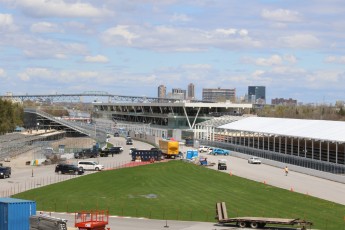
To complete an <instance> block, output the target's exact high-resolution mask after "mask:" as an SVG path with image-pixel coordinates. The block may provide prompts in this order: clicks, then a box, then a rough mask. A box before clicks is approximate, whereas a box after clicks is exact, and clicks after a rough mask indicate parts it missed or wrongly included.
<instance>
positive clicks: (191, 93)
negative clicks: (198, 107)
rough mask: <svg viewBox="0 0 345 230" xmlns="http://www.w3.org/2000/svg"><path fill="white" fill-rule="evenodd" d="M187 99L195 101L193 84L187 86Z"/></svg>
mask: <svg viewBox="0 0 345 230" xmlns="http://www.w3.org/2000/svg"><path fill="white" fill-rule="evenodd" d="M187 98H188V99H190V100H193V99H195V87H194V84H193V83H190V84H189V85H188V97H187Z"/></svg>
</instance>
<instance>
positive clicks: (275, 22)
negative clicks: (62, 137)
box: [0, 0, 345, 104]
mask: <svg viewBox="0 0 345 230" xmlns="http://www.w3.org/2000/svg"><path fill="white" fill-rule="evenodd" d="M344 31H345V1H343V0H327V1H325V0H305V1H300V0H255V1H254V0H159V1H158V0H102V1H94V0H93V1H92V0H0V94H1V95H5V94H6V93H7V92H12V93H13V94H15V95H19V94H29V95H30V94H32V95H34V94H59V93H61V94H63V93H65V94H66V93H83V92H90V91H102V92H108V93H111V94H115V95H124V96H147V97H157V87H158V86H159V85H161V84H163V85H166V87H167V90H168V91H169V92H170V91H171V89H172V88H181V89H187V86H188V84H189V83H193V84H194V85H195V91H196V97H197V98H198V99H201V95H202V89H203V88H218V87H220V88H229V89H233V88H236V94H237V95H236V96H237V97H243V96H244V95H245V94H246V93H247V91H248V86H265V87H266V99H267V103H270V102H271V99H273V98H286V99H288V98H292V99H296V100H297V101H298V102H302V103H333V104H334V103H335V102H336V101H338V100H345V90H344V87H345V52H344V51H345V33H344Z"/></svg>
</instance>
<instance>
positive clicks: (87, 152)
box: [74, 149, 99, 159]
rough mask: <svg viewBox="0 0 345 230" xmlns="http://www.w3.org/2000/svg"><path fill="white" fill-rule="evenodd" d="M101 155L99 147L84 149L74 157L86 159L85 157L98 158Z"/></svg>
mask: <svg viewBox="0 0 345 230" xmlns="http://www.w3.org/2000/svg"><path fill="white" fill-rule="evenodd" d="M98 155H99V151H98V150H97V149H83V150H81V151H80V152H76V153H74V158H76V159H85V158H96V157H98Z"/></svg>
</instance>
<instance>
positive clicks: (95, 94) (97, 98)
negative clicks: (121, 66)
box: [0, 91, 205, 103]
mask: <svg viewBox="0 0 345 230" xmlns="http://www.w3.org/2000/svg"><path fill="white" fill-rule="evenodd" d="M0 98H2V99H8V100H14V101H22V102H23V101H29V100H30V101H38V102H50V103H53V102H85V101H84V98H89V100H88V102H94V103H97V102H103V103H104V102H107V103H115V102H133V103H143V102H146V103H151V102H156V103H169V102H172V103H173V102H177V101H180V99H175V98H157V97H146V96H123V95H115V94H110V93H107V92H104V91H86V92H83V93H75V94H74V93H70V94H58V93H56V94H32V95H29V94H25V95H14V94H8V95H0ZM90 99H91V100H90ZM191 102H205V101H202V100H191Z"/></svg>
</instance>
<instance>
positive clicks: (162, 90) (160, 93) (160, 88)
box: [158, 85, 167, 98]
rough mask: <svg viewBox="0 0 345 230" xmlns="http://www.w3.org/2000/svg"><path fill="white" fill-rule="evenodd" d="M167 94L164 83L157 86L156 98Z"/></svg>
mask: <svg viewBox="0 0 345 230" xmlns="http://www.w3.org/2000/svg"><path fill="white" fill-rule="evenodd" d="M166 94H167V87H165V85H160V86H158V98H165V97H166Z"/></svg>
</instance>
